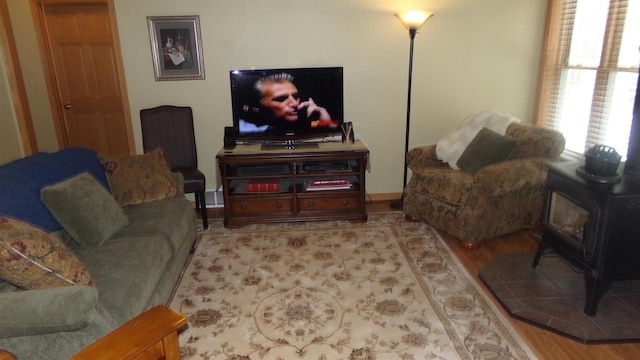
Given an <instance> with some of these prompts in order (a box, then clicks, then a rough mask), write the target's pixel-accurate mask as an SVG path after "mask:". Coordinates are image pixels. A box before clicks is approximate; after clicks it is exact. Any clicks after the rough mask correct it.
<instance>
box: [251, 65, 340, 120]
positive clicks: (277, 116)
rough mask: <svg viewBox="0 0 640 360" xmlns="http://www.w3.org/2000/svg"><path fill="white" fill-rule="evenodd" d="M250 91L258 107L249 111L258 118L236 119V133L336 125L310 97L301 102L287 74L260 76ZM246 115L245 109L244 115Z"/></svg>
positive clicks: (290, 76)
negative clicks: (237, 123)
mask: <svg viewBox="0 0 640 360" xmlns="http://www.w3.org/2000/svg"><path fill="white" fill-rule="evenodd" d="M254 90H255V91H256V93H257V95H258V97H259V104H260V107H259V108H257V109H254V110H253V112H254V113H255V114H256V115H258V116H254V118H253V119H240V133H260V132H265V131H269V130H295V129H301V128H302V129H304V128H314V127H337V126H338V122H336V121H332V119H331V115H330V114H329V112H328V111H327V109H325V108H324V107H321V106H318V105H317V104H316V103H315V102H314V101H313V99H312V98H308V99H307V100H305V101H301V99H300V95H299V93H298V88H297V87H296V85H295V84H294V83H293V75H291V74H288V73H284V72H283V73H276V74H271V75H268V76H265V77H262V78H260V79H258V81H256V82H255V84H254ZM245 107H248V106H246V105H245ZM248 113H249V112H248V111H247V109H245V114H248Z"/></svg>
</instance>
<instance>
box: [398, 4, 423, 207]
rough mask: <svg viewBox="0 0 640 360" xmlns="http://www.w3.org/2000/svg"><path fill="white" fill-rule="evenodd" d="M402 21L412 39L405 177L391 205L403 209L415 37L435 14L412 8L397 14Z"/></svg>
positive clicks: (405, 163) (405, 160)
mask: <svg viewBox="0 0 640 360" xmlns="http://www.w3.org/2000/svg"><path fill="white" fill-rule="evenodd" d="M395 16H396V17H398V19H400V21H401V22H402V25H404V27H405V28H407V30H409V38H410V39H411V42H410V45H409V82H408V91H407V124H406V128H405V139H404V177H403V180H402V197H401V198H400V199H399V200H395V201H392V202H391V207H392V208H394V209H401V208H402V204H403V200H404V187H405V186H406V185H407V153H408V152H409V129H410V126H409V125H410V122H411V75H412V71H413V39H414V38H415V37H416V33H417V32H418V30H419V29H420V28H421V27H422V25H423V24H424V23H425V22H426V21H427V20H428V19H429V18H430V17H432V16H433V14H431V13H428V12H425V11H421V10H410V11H406V12H403V13H398V14H395Z"/></svg>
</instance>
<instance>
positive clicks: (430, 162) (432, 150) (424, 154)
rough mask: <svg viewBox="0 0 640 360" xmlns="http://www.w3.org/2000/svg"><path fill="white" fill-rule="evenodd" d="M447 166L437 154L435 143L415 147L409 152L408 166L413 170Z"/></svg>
mask: <svg viewBox="0 0 640 360" xmlns="http://www.w3.org/2000/svg"><path fill="white" fill-rule="evenodd" d="M441 166H447V163H444V162H442V161H441V160H439V159H438V157H437V156H436V146H435V145H424V146H418V147H414V148H412V149H411V150H409V152H408V153H407V167H408V168H409V169H411V170H412V171H416V170H418V169H422V168H426V167H441Z"/></svg>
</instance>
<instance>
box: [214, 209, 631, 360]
mask: <svg viewBox="0 0 640 360" xmlns="http://www.w3.org/2000/svg"><path fill="white" fill-rule="evenodd" d="M391 210H392V209H391V207H390V206H389V202H388V201H380V202H371V203H368V204H367V211H368V212H379V211H391ZM208 215H209V217H210V219H215V218H221V217H222V210H221V209H210V210H209V212H208ZM440 234H441V236H442V238H443V239H444V240H445V242H446V243H447V245H449V247H450V248H451V249H452V251H453V253H454V254H455V256H456V257H457V258H458V259H459V260H460V262H461V264H462V265H463V266H464V267H465V268H466V269H467V271H468V272H469V273H470V274H472V275H473V277H474V279H475V280H476V282H477V283H478V284H479V285H480V287H481V288H482V289H483V291H484V292H485V294H486V295H487V298H488V299H490V301H492V302H493V304H494V305H495V306H496V308H498V309H500V311H501V312H502V313H503V315H504V316H505V318H507V319H508V320H509V322H510V323H511V325H512V326H513V328H514V329H515V330H516V331H517V332H518V334H519V335H520V337H521V338H522V339H523V340H524V341H525V342H527V344H528V345H529V347H530V348H531V349H532V351H533V352H534V353H535V355H536V356H537V357H538V358H539V359H544V360H547V359H563V360H565V359H567V360H574V359H575V360H591V359H593V360H596V359H597V360H601V359H606V360H622V359H636V358H639V357H640V343H628V344H612V345H608V344H602V345H583V344H581V343H579V342H577V341H574V340H571V339H568V338H565V337H563V336H560V335H556V334H554V333H552V332H549V331H546V330H543V329H540V328H538V327H536V326H533V325H530V324H527V323H525V322H522V321H520V320H517V319H513V318H511V317H510V315H509V314H507V313H506V312H504V310H502V306H501V305H500V304H499V303H498V302H497V300H495V298H494V297H493V295H492V294H491V293H490V292H489V290H488V289H487V288H486V287H485V286H484V284H483V283H482V281H481V280H480V279H479V278H478V276H477V274H478V271H480V270H481V269H483V268H484V266H486V265H487V264H488V263H489V262H491V260H493V259H494V258H495V257H496V256H498V255H500V254H509V253H533V252H535V250H536V248H537V243H536V242H535V240H533V239H531V237H530V236H529V231H526V230H525V231H520V232H517V233H514V234H510V235H506V236H502V237H499V238H496V239H492V240H488V241H485V242H483V243H482V244H481V245H480V246H479V247H478V248H477V249H474V250H468V249H465V248H463V247H462V246H461V245H460V242H459V241H458V240H457V239H455V238H453V237H451V236H448V235H447V234H445V233H442V232H441V233H440Z"/></svg>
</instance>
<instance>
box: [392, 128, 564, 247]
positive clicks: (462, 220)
mask: <svg viewBox="0 0 640 360" xmlns="http://www.w3.org/2000/svg"><path fill="white" fill-rule="evenodd" d="M504 136H505V137H506V138H507V139H514V140H515V141H516V143H515V147H514V148H512V152H511V153H510V156H509V157H508V159H507V160H505V161H501V162H498V163H495V164H491V165H488V166H484V167H482V168H480V169H479V170H477V172H475V174H471V173H469V172H465V171H462V170H454V169H452V168H451V167H450V166H449V165H448V164H447V163H445V162H442V161H441V160H438V158H437V156H436V145H429V146H421V147H416V148H413V149H411V150H410V151H409V152H408V153H407V166H408V167H409V169H411V171H412V176H411V179H410V181H409V183H408V184H407V186H406V187H405V189H404V198H403V200H404V201H403V209H404V212H405V214H406V216H407V218H409V219H417V220H421V221H424V222H426V223H428V224H430V225H432V226H433V227H435V228H436V229H438V230H441V231H444V232H446V233H448V234H450V235H453V236H454V237H456V238H458V239H460V241H461V242H462V244H463V245H464V246H465V247H467V248H474V247H476V246H478V244H479V243H480V242H482V241H483V240H486V239H489V238H494V237H497V236H500V235H504V234H507V233H510V232H513V231H516V230H520V229H524V228H528V227H532V226H533V225H534V224H535V223H536V222H537V220H538V218H539V216H540V213H541V211H542V205H543V198H544V184H545V181H546V178H547V166H546V164H547V162H548V161H549V160H552V159H556V158H558V157H559V156H560V154H561V153H562V151H563V150H564V144H565V140H564V137H563V136H562V134H560V133H559V132H556V131H553V130H549V129H544V128H538V127H533V126H529V125H522V124H519V123H512V124H510V125H509V126H508V127H507V129H506V133H505V135H504Z"/></svg>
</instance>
